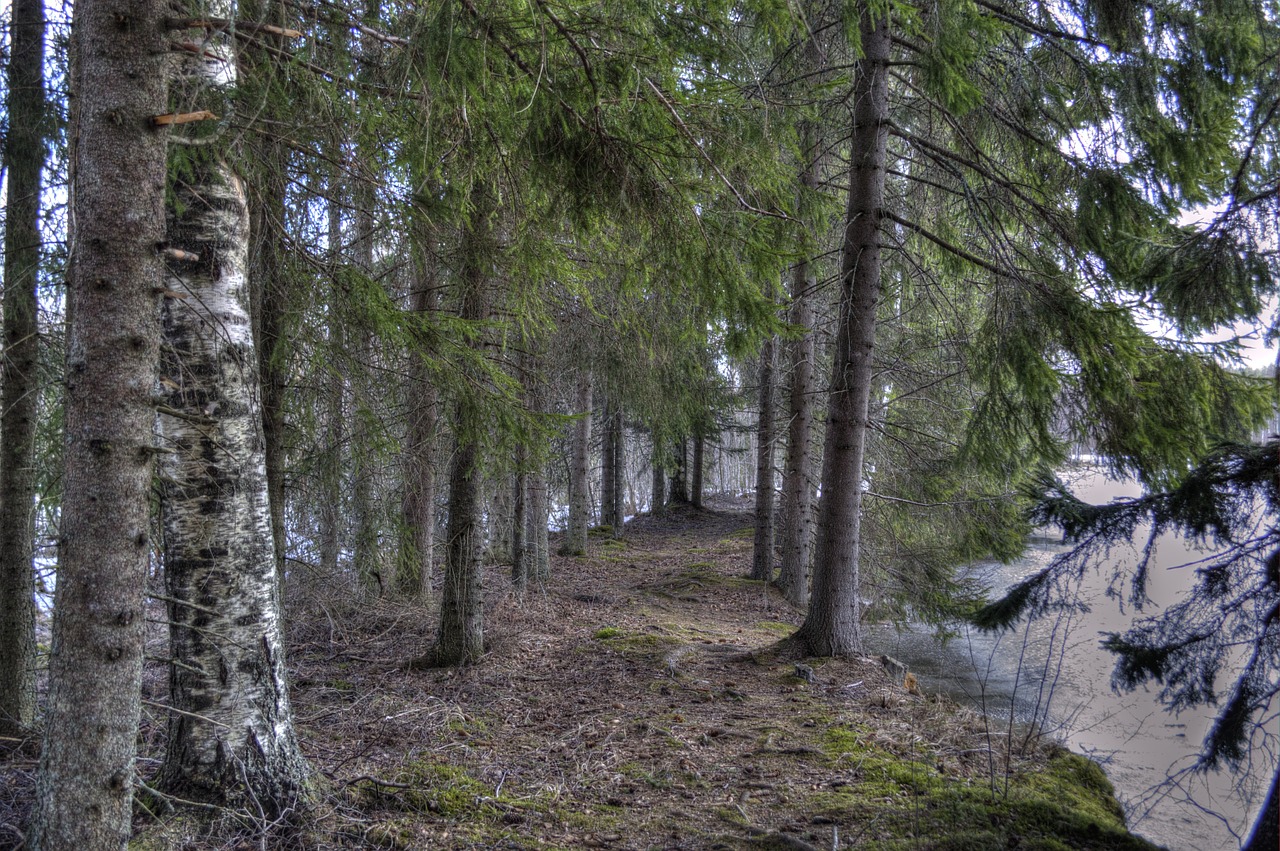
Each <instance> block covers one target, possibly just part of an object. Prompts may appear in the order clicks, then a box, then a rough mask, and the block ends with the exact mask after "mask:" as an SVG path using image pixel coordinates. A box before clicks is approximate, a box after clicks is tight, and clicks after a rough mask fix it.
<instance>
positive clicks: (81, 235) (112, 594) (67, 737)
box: [27, 0, 170, 851]
mask: <svg viewBox="0 0 1280 851" xmlns="http://www.w3.org/2000/svg"><path fill="white" fill-rule="evenodd" d="M169 14H170V12H169V7H168V4H167V3H163V2H149V0H79V2H77V3H76V6H75V21H74V30H75V34H76V42H75V46H74V57H73V68H74V71H73V75H72V86H73V88H74V90H75V91H76V93H77V95H78V97H77V99H76V101H75V107H74V109H75V112H74V114H73V117H72V121H73V126H75V128H76V144H75V151H74V162H73V172H72V173H73V176H74V186H73V189H72V195H71V222H70V226H71V265H70V269H71V274H70V278H69V290H68V294H69V305H68V307H69V311H70V315H71V325H70V329H69V347H68V353H67V371H66V383H67V389H66V393H67V395H66V436H67V446H66V473H65V478H64V492H65V494H66V496H65V498H64V500H63V505H62V529H61V539H60V541H59V554H58V555H59V563H58V587H57V591H56V601H55V609H54V620H53V648H52V655H51V657H50V660H49V703H48V710H47V712H46V715H45V737H44V749H43V751H42V753H41V758H40V769H39V773H38V775H37V779H36V800H35V812H34V814H33V817H32V823H31V826H30V829H29V830H28V833H27V847H28V848H31V849H36V851H89V849H93V851H99V849H101V850H102V851H106V849H112V848H121V849H122V848H124V847H125V843H126V842H127V840H128V837H129V824H130V817H131V803H132V792H133V783H134V756H135V749H134V746H135V739H136V737H137V730H138V715H139V709H140V689H141V680H142V653H143V642H142V639H143V632H142V629H143V621H144V618H143V589H144V588H145V587H146V580H147V567H148V560H149V559H148V556H149V553H150V546H151V542H150V539H149V534H148V530H149V528H150V495H151V477H152V471H153V467H154V464H153V459H154V444H153V440H152V425H153V422H154V420H155V407H154V402H153V400H152V393H153V392H154V390H155V385H156V377H157V376H156V364H157V361H158V359H159V348H160V311H159V302H158V296H157V293H156V287H157V285H158V284H159V283H160V282H161V281H162V280H163V278H164V271H163V264H162V262H161V260H160V257H159V255H158V254H157V251H156V249H157V246H160V245H162V244H163V243H164V238H165V235H164V185H165V150H166V147H165V138H164V135H163V133H162V132H160V131H158V130H156V129H154V128H153V126H152V124H151V116H153V115H159V114H162V113H164V112H165V110H166V104H167V100H168V94H167V75H166V73H165V68H164V63H165V56H166V53H167V50H168V41H169V38H168V33H166V32H165V29H164V24H163V21H164V19H165V18H166V17H167V16H168V15H169Z"/></svg>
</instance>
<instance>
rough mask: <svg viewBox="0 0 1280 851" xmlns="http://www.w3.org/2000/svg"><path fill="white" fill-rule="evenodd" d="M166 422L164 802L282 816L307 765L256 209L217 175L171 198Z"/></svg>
mask: <svg viewBox="0 0 1280 851" xmlns="http://www.w3.org/2000/svg"><path fill="white" fill-rule="evenodd" d="M174 194H175V197H176V204H175V210H174V211H172V212H171V215H170V218H169V242H170V244H171V245H173V246H175V247H178V248H180V249H181V250H182V251H184V252H187V253H188V254H190V255H194V256H197V257H199V258H200V259H199V260H197V261H190V262H187V261H182V262H180V263H177V264H175V265H174V266H172V267H171V272H172V276H171V277H170V279H169V282H168V289H169V290H170V291H171V292H172V293H174V294H175V295H174V296H173V297H171V298H167V299H166V300H165V311H164V330H165V342H166V352H165V357H164V369H163V372H164V376H163V378H162V380H161V384H162V386H163V387H164V390H165V393H164V395H165V398H166V403H165V407H164V408H162V409H161V416H160V425H161V430H162V434H163V436H164V440H165V445H166V448H167V449H169V450H170V452H168V453H166V454H165V455H164V456H163V457H164V463H163V465H162V467H163V476H162V480H163V485H164V487H163V500H162V516H163V520H164V534H165V546H164V552H165V585H166V589H167V594H168V596H169V598H170V603H169V619H170V633H169V642H170V654H171V656H172V658H173V660H174V664H173V666H172V668H171V669H170V680H169V687H170V701H171V705H172V707H173V711H172V713H171V715H170V718H169V740H168V741H169V746H168V751H167V753H166V758H165V763H164V765H163V767H162V769H161V773H160V783H161V785H162V787H163V788H164V789H166V790H167V791H170V792H172V793H175V794H177V795H179V796H180V797H184V798H191V799H195V800H201V801H209V802H215V803H219V804H234V803H237V802H239V801H241V800H243V799H244V798H245V797H246V796H248V797H251V798H252V799H254V800H255V801H256V802H257V804H258V805H260V806H262V807H263V808H264V809H266V810H267V812H268V813H269V814H271V815H272V817H274V816H277V815H279V814H281V813H284V812H286V811H287V810H289V809H290V808H292V807H294V806H295V805H296V804H297V803H298V802H299V799H300V796H301V794H302V792H303V787H304V782H305V777H306V766H305V763H304V761H303V759H302V755H301V752H300V751H299V749H298V743H297V739H296V736H295V734H294V729H293V718H292V713H291V712H290V709H289V698H288V692H287V689H286V685H285V664H284V643H283V641H282V639H281V634H280V600H279V573H278V571H277V568H276V564H277V562H276V556H275V546H274V540H275V539H274V536H273V534H272V529H271V515H270V512H269V510H268V498H267V479H266V468H265V451H264V448H265V443H264V440H263V434H262V414H261V410H260V409H259V407H258V404H259V403H258V399H259V394H258V371H257V370H258V359H257V355H256V352H255V350H254V339H253V334H252V333H251V329H250V322H249V313H248V297H249V292H248V286H247V280H246V263H247V259H248V258H247V248H248V224H249V223H248V211H247V207H246V200H245V196H244V191H243V188H242V185H241V183H240V181H239V180H238V179H237V178H236V177H235V176H234V175H233V174H231V173H230V172H229V171H228V170H227V169H226V167H225V166H222V165H220V164H214V163H209V164H207V165H205V166H203V167H201V168H200V169H198V170H197V171H196V172H195V176H194V177H193V179H192V180H191V182H190V183H185V184H181V185H179V186H177V187H176V188H175V193H174Z"/></svg>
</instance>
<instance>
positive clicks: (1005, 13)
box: [974, 0, 1112, 50]
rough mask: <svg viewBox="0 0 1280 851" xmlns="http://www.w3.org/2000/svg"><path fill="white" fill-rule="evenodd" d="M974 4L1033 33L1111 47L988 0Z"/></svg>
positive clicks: (1092, 45)
mask: <svg viewBox="0 0 1280 851" xmlns="http://www.w3.org/2000/svg"><path fill="white" fill-rule="evenodd" d="M974 4H975V5H977V6H981V7H982V8H983V9H986V10H987V11H988V12H990V13H991V14H992V15H994V16H995V17H997V18H999V19H1000V20H1002V21H1004V22H1005V23H1009V24H1013V25H1014V26H1016V27H1018V28H1020V29H1022V30H1025V31H1026V32H1029V33H1032V34H1034V35H1039V36H1044V37H1045V38H1056V39H1062V40H1064V41H1074V42H1078V43H1079V44H1086V45H1088V46H1089V47H1102V48H1105V49H1107V50H1111V49H1112V48H1111V45H1109V44H1107V43H1106V42H1105V41H1098V40H1097V39H1092V38H1089V37H1088V36H1085V35H1076V34H1075V33H1069V32H1066V31H1065V30H1060V29H1058V28H1057V27H1046V26H1043V25H1041V24H1037V23H1035V22H1034V21H1031V20H1029V19H1027V18H1024V17H1022V16H1021V15H1018V14H1016V13H1014V12H1010V11H1009V10H1008V9H1004V8H1001V7H1000V6H997V5H996V4H995V3H992V2H990V0H974Z"/></svg>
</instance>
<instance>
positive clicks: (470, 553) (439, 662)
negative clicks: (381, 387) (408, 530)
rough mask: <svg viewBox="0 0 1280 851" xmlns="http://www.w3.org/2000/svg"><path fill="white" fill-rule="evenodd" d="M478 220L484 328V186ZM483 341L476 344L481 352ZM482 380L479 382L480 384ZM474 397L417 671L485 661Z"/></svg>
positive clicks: (468, 293) (460, 441)
mask: <svg viewBox="0 0 1280 851" xmlns="http://www.w3.org/2000/svg"><path fill="white" fill-rule="evenodd" d="M473 199H474V200H475V213H473V218H472V221H471V222H470V223H468V225H467V226H466V229H465V230H464V232H463V236H462V252H463V268H462V273H461V275H460V276H459V277H460V282H459V283H460V286H461V287H462V298H461V310H460V316H461V318H462V319H464V320H467V321H469V322H472V323H475V324H477V325H479V324H480V323H483V322H485V321H486V320H487V319H488V318H489V280H488V277H487V275H486V273H485V271H484V270H485V269H486V268H488V263H489V257H490V254H491V253H492V251H493V246H492V244H491V243H492V223H491V222H490V221H489V216H490V215H491V211H492V209H493V199H492V198H491V197H490V196H489V194H488V193H487V192H485V190H484V189H483V188H482V187H477V188H476V189H475V190H474V191H473ZM485 344H486V341H485V339H484V335H483V334H481V335H477V336H476V337H475V338H473V339H472V340H471V343H470V345H471V346H473V347H475V348H482V347H483V346H485ZM477 380H479V379H478V378H477ZM487 427H488V426H487V423H486V422H485V419H484V413H483V411H482V410H481V407H480V404H479V400H478V399H477V398H476V396H475V391H470V392H463V393H461V394H460V395H459V398H458V402H457V404H456V406H455V407H454V424H453V433H454V450H453V460H452V461H451V463H450V466H449V521H448V526H447V528H446V530H445V539H446V540H447V542H448V543H447V550H446V554H445V566H444V592H443V594H442V597H441V601H440V628H439V631H438V632H437V633H436V644H435V647H434V648H432V649H431V651H429V652H428V653H427V654H426V655H425V656H423V657H422V658H420V659H418V660H416V661H415V662H414V663H413V664H414V666H415V667H452V666H458V665H470V664H472V663H475V662H478V661H479V660H480V657H481V656H483V655H484V586H483V584H482V577H483V567H484V518H483V516H482V511H483V507H484V499H483V489H482V483H483V480H484V469H483V465H482V460H483V456H482V454H481V438H482V435H483V434H484V431H485V429H486V428H487Z"/></svg>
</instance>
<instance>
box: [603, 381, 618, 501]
mask: <svg viewBox="0 0 1280 851" xmlns="http://www.w3.org/2000/svg"><path fill="white" fill-rule="evenodd" d="M614 448H615V447H614V444H613V396H612V394H610V395H606V396H605V403H604V412H603V413H602V414H601V415H600V525H601V526H610V525H612V523H613V516H614V514H616V513H617V510H616V507H615V506H614V502H613V498H614V493H615V491H614V487H613V480H614V477H615V476H616V475H617V474H618V467H617V462H616V461H615V459H614Z"/></svg>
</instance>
